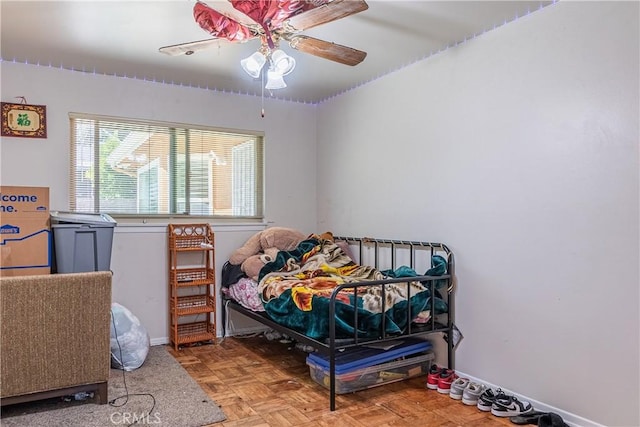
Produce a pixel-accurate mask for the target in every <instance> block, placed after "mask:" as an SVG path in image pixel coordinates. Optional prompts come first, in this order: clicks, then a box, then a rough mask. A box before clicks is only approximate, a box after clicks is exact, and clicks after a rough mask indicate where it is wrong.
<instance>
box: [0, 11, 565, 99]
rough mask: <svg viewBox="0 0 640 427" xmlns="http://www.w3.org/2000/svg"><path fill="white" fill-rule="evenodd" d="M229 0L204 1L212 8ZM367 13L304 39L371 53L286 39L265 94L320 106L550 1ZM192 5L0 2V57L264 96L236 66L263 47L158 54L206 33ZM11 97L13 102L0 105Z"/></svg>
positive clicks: (233, 45)
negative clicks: (284, 64) (312, 47)
mask: <svg viewBox="0 0 640 427" xmlns="http://www.w3.org/2000/svg"><path fill="white" fill-rule="evenodd" d="M221 1H222V2H225V1H226V0H208V1H206V3H207V4H208V5H209V6H210V7H212V8H215V7H216V3H219V2H221ZM367 3H368V4H369V9H368V10H366V11H364V12H360V13H359V14H356V15H352V16H349V17H346V18H343V19H341V20H337V21H334V22H331V23H328V24H325V25H321V26H319V27H316V28H311V29H309V30H307V31H305V32H304V33H303V34H305V35H308V36H312V37H316V38H320V39H323V40H327V41H331V42H335V43H338V44H342V45H346V46H349V47H353V48H356V49H359V50H363V51H366V52H367V53H368V55H367V57H366V59H365V60H364V61H363V62H362V63H361V64H359V65H357V66H355V67H350V66H346V65H342V64H339V63H335V62H332V61H328V60H326V59H321V58H317V57H315V56H311V55H308V54H305V53H302V52H299V51H296V50H294V49H291V48H290V47H289V46H288V44H286V43H285V42H283V43H282V44H281V48H282V49H283V50H285V51H286V52H287V53H288V54H290V55H292V56H294V57H295V58H296V61H297V67H296V69H295V70H294V71H293V72H292V73H291V74H290V75H288V76H286V78H285V79H286V81H287V84H288V87H287V88H285V89H279V90H277V91H273V93H271V94H270V93H268V91H266V90H265V94H266V95H267V96H274V97H277V98H281V99H288V100H294V101H300V102H311V103H315V102H319V101H322V100H324V99H327V98H330V97H332V96H334V95H336V94H339V93H342V92H344V91H346V90H349V89H351V88H353V87H357V86H359V85H361V84H364V83H366V82H368V81H371V80H374V79H376V78H378V77H380V76H383V75H385V74H388V73H390V72H392V71H394V70H397V69H399V68H402V67H403V66H406V65H409V64H411V63H413V62H415V61H417V60H420V59H422V58H425V57H428V56H429V55H431V54H432V53H437V52H438V51H440V50H443V49H446V48H447V47H450V46H453V45H455V44H457V43H460V42H464V41H465V40H468V39H470V38H473V37H474V36H477V35H480V34H482V33H483V32H485V31H489V30H491V29H493V28H495V27H498V26H501V25H504V24H508V23H509V22H511V21H513V20H514V19H518V18H519V17H522V16H525V15H527V14H528V13H533V12H535V11H537V10H539V9H541V8H542V7H544V6H546V5H548V4H550V3H553V2H552V1H452V0H449V1H418V0H414V1H400V0H384V1H383V0H367ZM194 4H195V0H173V1H150V0H149V1H115V0H103V1H96V0H93V1H90V0H89V1H50V0H49V1H30V0H20V1H13V0H2V1H1V3H0V7H1V9H0V16H1V19H2V22H1V24H2V25H1V34H0V35H1V37H0V41H1V50H0V55H1V57H2V60H3V61H14V60H15V61H18V62H27V63H30V64H40V65H46V66H48V65H51V66H54V67H63V68H68V69H74V70H84V71H89V72H94V71H95V72H96V73H99V74H108V75H112V74H116V75H118V76H123V75H124V76H127V77H135V78H137V79H146V80H155V81H164V82H168V83H173V84H182V85H187V86H195V87H208V88H210V89H217V90H224V91H230V92H233V93H249V94H260V93H261V88H262V85H261V82H260V81H259V80H254V79H252V78H251V77H249V76H248V75H246V74H245V73H244V71H243V70H242V68H241V67H240V60H241V59H243V58H245V57H247V56H249V55H250V54H251V53H253V52H255V51H256V50H257V49H258V47H259V45H260V42H259V40H257V39H256V40H251V41H249V42H247V43H244V44H237V43H220V44H219V45H218V46H216V47H213V48H211V49H208V50H205V51H201V52H198V53H196V54H193V55H190V56H186V55H182V56H176V57H171V56H167V55H164V54H162V53H159V52H158V48H160V47H162V46H167V45H173V44H179V43H184V42H190V41H195V40H203V39H208V38H210V36H209V35H208V34H207V33H206V32H205V31H204V30H202V29H201V28H200V27H199V26H198V24H197V23H196V22H195V21H194V19H193V5H194ZM3 101H7V102H9V101H12V100H3Z"/></svg>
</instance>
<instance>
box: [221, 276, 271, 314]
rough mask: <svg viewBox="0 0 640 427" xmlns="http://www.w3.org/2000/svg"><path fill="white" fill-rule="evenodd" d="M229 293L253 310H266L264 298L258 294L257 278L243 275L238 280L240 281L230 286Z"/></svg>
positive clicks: (242, 304) (245, 306)
mask: <svg viewBox="0 0 640 427" xmlns="http://www.w3.org/2000/svg"><path fill="white" fill-rule="evenodd" d="M228 295H229V296H230V297H231V298H233V299H234V300H235V301H237V302H238V303H239V304H240V305H241V306H243V307H244V308H248V309H249V310H251V311H264V307H263V306H262V299H261V298H260V295H259V294H258V282H256V281H255V280H252V279H249V278H248V277H243V278H242V279H240V280H238V283H234V284H233V285H230V286H229V290H228Z"/></svg>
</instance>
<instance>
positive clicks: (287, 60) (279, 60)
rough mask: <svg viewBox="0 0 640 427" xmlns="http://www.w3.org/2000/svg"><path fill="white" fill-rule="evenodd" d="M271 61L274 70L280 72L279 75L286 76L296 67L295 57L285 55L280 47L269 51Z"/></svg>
mask: <svg viewBox="0 0 640 427" xmlns="http://www.w3.org/2000/svg"><path fill="white" fill-rule="evenodd" d="M271 63H272V66H273V68H274V70H275V71H276V72H278V73H280V75H281V76H286V75H287V74H289V73H290V72H292V71H293V69H294V68H296V60H295V58H293V57H291V56H289V55H287V54H286V53H284V51H283V50H280V49H276V50H274V51H273V52H271Z"/></svg>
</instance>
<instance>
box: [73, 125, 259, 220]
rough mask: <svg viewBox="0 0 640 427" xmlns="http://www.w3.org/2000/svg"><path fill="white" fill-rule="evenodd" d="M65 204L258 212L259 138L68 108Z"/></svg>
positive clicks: (164, 212) (114, 210)
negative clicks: (67, 199)
mask: <svg viewBox="0 0 640 427" xmlns="http://www.w3.org/2000/svg"><path fill="white" fill-rule="evenodd" d="M70 122H71V184H70V185H71V188H70V195H71V201H70V205H71V210H72V211H74V212H91V213H93V212H105V213H109V214H115V215H118V214H122V215H142V216H145V217H148V216H151V215H158V216H162V217H166V216H174V215H188V216H189V215H191V216H208V217H219V218H262V205H263V203H262V187H263V186H262V181H263V167H262V164H263V137H262V135H260V134H257V133H250V132H240V131H238V132H235V131H228V130H217V129H210V128H204V127H197V126H187V125H177V124H172V123H161V122H142V121H136V120H129V119H119V118H113V117H98V116H90V115H83V114H75V113H73V114H70Z"/></svg>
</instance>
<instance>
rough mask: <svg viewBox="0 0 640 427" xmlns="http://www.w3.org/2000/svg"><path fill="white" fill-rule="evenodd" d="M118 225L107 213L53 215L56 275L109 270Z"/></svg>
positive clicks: (58, 213)
mask: <svg viewBox="0 0 640 427" xmlns="http://www.w3.org/2000/svg"><path fill="white" fill-rule="evenodd" d="M115 226H116V221H115V220H114V219H113V218H111V217H110V216H109V215H107V214H88V213H76V212H51V229H52V231H53V246H54V248H53V254H54V259H55V268H56V272H57V273H82V272H85V271H109V270H110V269H111V246H112V243H113V228H114V227H115Z"/></svg>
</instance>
